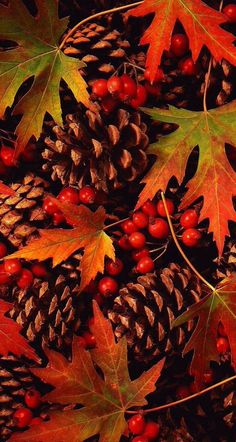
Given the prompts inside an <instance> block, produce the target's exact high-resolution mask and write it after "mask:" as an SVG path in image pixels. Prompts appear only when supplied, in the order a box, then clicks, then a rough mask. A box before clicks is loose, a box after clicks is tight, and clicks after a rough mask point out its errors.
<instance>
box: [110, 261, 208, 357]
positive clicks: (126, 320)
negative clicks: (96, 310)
mask: <svg viewBox="0 0 236 442" xmlns="http://www.w3.org/2000/svg"><path fill="white" fill-rule="evenodd" d="M200 295H201V287H200V283H199V281H198V279H197V277H196V276H195V275H193V274H192V273H191V272H190V270H188V269H186V268H181V267H180V266H179V265H177V264H170V265H169V267H168V268H165V269H163V270H162V271H160V274H159V275H157V274H148V275H145V276H139V277H138V278H137V281H136V282H134V283H132V282H130V283H128V284H127V285H126V286H125V287H124V288H122V289H120V292H119V296H117V297H116V298H115V300H114V304H113V307H112V309H109V310H108V313H107V315H108V318H109V319H110V321H111V322H112V324H113V325H114V333H115V336H116V337H117V338H118V339H120V338H121V337H122V336H123V335H126V338H127V342H128V346H129V348H130V350H131V352H132V353H133V355H134V357H135V358H136V359H138V360H142V361H144V360H146V361H148V360H150V359H152V358H153V357H155V356H158V355H161V356H163V355H164V354H165V353H168V352H169V351H170V350H176V349H178V350H180V348H181V347H182V346H183V344H184V343H185V340H186V338H188V337H189V336H188V335H189V333H190V331H191V330H192V328H193V326H194V322H189V323H188V324H187V325H183V326H182V327H179V328H176V329H174V330H172V331H170V325H171V322H172V321H173V319H174V318H176V317H177V316H179V315H180V314H181V313H182V312H183V311H185V309H186V308H187V306H189V305H190V304H192V303H193V302H196V301H198V300H199V298H200Z"/></svg>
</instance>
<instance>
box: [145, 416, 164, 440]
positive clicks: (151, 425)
mask: <svg viewBox="0 0 236 442" xmlns="http://www.w3.org/2000/svg"><path fill="white" fill-rule="evenodd" d="M159 433H160V425H159V424H157V423H156V422H152V421H150V422H147V423H146V425H145V428H144V433H143V436H146V437H147V438H148V440H149V441H152V440H154V441H155V440H156V439H157V437H158V436H159Z"/></svg>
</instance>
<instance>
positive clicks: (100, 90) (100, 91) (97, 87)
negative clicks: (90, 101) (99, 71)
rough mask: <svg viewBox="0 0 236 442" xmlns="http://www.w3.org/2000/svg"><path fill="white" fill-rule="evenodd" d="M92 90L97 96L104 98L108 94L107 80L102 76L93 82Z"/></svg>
mask: <svg viewBox="0 0 236 442" xmlns="http://www.w3.org/2000/svg"><path fill="white" fill-rule="evenodd" d="M92 91H93V93H94V94H95V95H97V97H99V98H104V97H106V96H107V95H108V89H107V80H105V79H103V78H101V79H99V80H96V81H95V82H94V83H93V87H92Z"/></svg>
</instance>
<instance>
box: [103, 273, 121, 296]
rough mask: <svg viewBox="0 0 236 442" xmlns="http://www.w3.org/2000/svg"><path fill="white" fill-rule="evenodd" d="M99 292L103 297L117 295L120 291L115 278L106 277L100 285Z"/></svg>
mask: <svg viewBox="0 0 236 442" xmlns="http://www.w3.org/2000/svg"><path fill="white" fill-rule="evenodd" d="M98 291H99V293H101V295H103V296H111V295H115V294H116V293H117V291H118V284H117V282H116V280H115V279H114V278H110V277H109V276H105V277H104V278H102V279H101V280H100V281H99V283H98Z"/></svg>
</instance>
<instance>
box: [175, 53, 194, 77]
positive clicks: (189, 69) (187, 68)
mask: <svg viewBox="0 0 236 442" xmlns="http://www.w3.org/2000/svg"><path fill="white" fill-rule="evenodd" d="M179 68H180V70H181V72H182V74H184V75H189V76H191V75H196V73H197V66H196V64H195V63H194V61H193V59H192V58H191V57H189V58H186V59H185V60H183V61H181V63H179Z"/></svg>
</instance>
